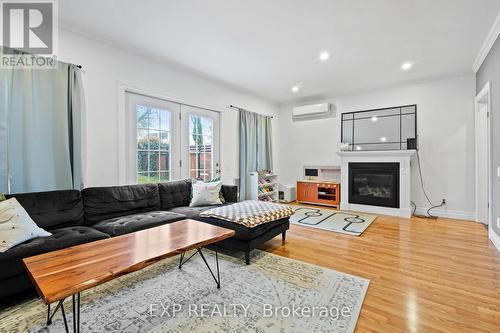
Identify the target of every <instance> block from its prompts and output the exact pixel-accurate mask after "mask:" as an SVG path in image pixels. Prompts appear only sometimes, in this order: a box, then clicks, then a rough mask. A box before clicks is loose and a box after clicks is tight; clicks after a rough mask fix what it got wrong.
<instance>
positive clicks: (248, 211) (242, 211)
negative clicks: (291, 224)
mask: <svg viewBox="0 0 500 333" xmlns="http://www.w3.org/2000/svg"><path fill="white" fill-rule="evenodd" d="M293 213H294V211H293V209H292V207H290V206H287V205H282V204H278V203H274V202H265V201H254V200H247V201H242V202H238V203H235V204H232V205H228V206H221V207H217V208H212V209H208V210H205V211H203V212H201V213H200V216H202V217H213V218H217V219H221V220H224V221H228V222H233V223H238V224H241V225H244V226H245V227H247V228H254V227H256V226H258V225H261V224H264V223H268V222H272V221H276V220H280V219H284V218H287V217H290V216H291V215H293Z"/></svg>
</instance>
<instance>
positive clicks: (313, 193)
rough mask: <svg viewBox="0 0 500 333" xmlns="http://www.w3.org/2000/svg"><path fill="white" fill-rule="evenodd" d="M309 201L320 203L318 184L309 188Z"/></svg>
mask: <svg viewBox="0 0 500 333" xmlns="http://www.w3.org/2000/svg"><path fill="white" fill-rule="evenodd" d="M307 201H309V202H316V201H318V184H316V183H311V184H308V186H307Z"/></svg>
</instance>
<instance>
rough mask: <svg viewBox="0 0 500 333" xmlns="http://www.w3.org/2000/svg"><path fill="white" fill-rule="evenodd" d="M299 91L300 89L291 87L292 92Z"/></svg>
mask: <svg viewBox="0 0 500 333" xmlns="http://www.w3.org/2000/svg"><path fill="white" fill-rule="evenodd" d="M299 90H300V87H299V86H293V87H292V92H294V93H296V92H298V91H299Z"/></svg>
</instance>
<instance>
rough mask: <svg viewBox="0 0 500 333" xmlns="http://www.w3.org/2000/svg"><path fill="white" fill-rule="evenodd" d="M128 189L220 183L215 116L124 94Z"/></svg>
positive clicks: (193, 109) (155, 99)
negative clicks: (162, 184) (182, 182)
mask: <svg viewBox="0 0 500 333" xmlns="http://www.w3.org/2000/svg"><path fill="white" fill-rule="evenodd" d="M125 96H126V109H127V117H126V118H127V126H128V128H127V133H128V134H127V139H126V140H127V147H128V149H127V153H126V160H127V166H126V168H125V169H126V178H127V179H126V181H127V183H139V184H144V183H159V182H165V181H169V180H175V179H186V178H201V179H204V180H210V179H213V178H217V177H220V161H219V158H220V153H219V145H220V133H219V128H220V125H219V113H218V112H216V111H210V110H206V109H201V108H197V107H193V106H188V105H184V104H179V103H175V102H171V101H167V100H163V99H159V98H153V97H148V96H144V95H140V94H135V93H129V92H127V93H126V94H125Z"/></svg>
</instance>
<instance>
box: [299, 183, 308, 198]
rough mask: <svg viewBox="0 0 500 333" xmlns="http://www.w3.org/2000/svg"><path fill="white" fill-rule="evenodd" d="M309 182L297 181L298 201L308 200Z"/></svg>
mask: <svg viewBox="0 0 500 333" xmlns="http://www.w3.org/2000/svg"><path fill="white" fill-rule="evenodd" d="M307 190H308V187H307V184H306V183H297V201H307Z"/></svg>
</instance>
